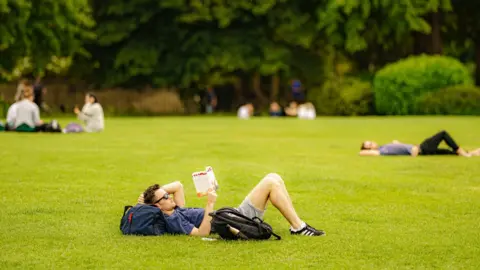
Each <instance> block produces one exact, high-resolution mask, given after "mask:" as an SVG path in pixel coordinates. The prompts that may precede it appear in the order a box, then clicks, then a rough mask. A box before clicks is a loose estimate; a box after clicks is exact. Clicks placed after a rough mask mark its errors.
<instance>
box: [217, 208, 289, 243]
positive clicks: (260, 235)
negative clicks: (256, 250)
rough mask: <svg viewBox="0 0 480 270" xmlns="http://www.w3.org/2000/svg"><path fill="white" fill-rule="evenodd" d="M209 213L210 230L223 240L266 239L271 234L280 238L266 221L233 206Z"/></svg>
mask: <svg viewBox="0 0 480 270" xmlns="http://www.w3.org/2000/svg"><path fill="white" fill-rule="evenodd" d="M209 215H210V216H212V221H211V224H212V230H213V231H215V232H216V233H218V235H220V237H221V238H223V239H225V240H239V239H241V240H267V239H269V238H270V237H271V236H272V235H273V236H275V237H276V238H277V240H280V239H281V237H280V236H279V235H277V234H275V233H274V232H273V230H272V226H270V225H269V224H268V223H265V222H263V220H261V219H260V218H258V217H254V218H253V219H252V218H248V217H246V216H244V215H242V214H241V213H240V212H239V211H238V210H237V209H235V208H231V207H224V208H220V209H218V210H217V211H214V212H212V213H210V214H209Z"/></svg>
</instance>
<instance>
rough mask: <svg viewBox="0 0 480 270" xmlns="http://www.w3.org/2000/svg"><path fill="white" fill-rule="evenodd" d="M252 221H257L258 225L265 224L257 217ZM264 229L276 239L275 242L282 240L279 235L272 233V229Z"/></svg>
mask: <svg viewBox="0 0 480 270" xmlns="http://www.w3.org/2000/svg"><path fill="white" fill-rule="evenodd" d="M252 219H253V220H258V222H259V223H260V224H263V223H265V222H263V220H262V219H261V218H259V217H253V218H252ZM264 228H265V229H266V230H267V231H269V232H270V233H271V234H272V235H273V236H275V238H277V239H275V240H282V237H280V235H278V234H276V233H274V232H273V230H272V229H270V228H266V227H264Z"/></svg>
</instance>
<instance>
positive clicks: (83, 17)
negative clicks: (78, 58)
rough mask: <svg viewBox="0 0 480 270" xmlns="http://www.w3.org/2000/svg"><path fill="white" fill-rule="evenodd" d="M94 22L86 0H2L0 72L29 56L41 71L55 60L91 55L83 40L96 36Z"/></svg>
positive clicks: (0, 16)
mask: <svg viewBox="0 0 480 270" xmlns="http://www.w3.org/2000/svg"><path fill="white" fill-rule="evenodd" d="M93 25H94V21H93V20H92V18H91V10H90V6H89V3H88V1H87V0H65V1H56V0H0V54H1V55H2V57H1V58H0V72H1V73H2V74H9V73H11V71H12V70H14V69H15V67H17V66H18V65H19V63H21V62H23V61H24V60H25V59H28V62H29V63H30V65H31V69H32V71H33V72H34V73H37V74H39V73H42V72H43V71H45V69H46V67H47V65H48V64H49V63H51V62H52V60H53V61H56V60H55V59H58V58H62V57H72V56H74V55H77V54H82V55H84V56H86V55H88V52H87V51H86V50H85V49H84V48H83V42H84V40H87V39H93V38H94V35H93V32H92V31H91V30H90V29H91V27H93ZM55 57H56V58H55Z"/></svg>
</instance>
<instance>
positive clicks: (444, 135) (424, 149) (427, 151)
mask: <svg viewBox="0 0 480 270" xmlns="http://www.w3.org/2000/svg"><path fill="white" fill-rule="evenodd" d="M442 141H444V142H445V143H446V144H447V145H448V146H449V147H450V148H451V149H439V148H438V146H439V145H440V143H441V142H442ZM458 148H460V147H459V146H458V145H457V143H455V141H454V140H453V139H452V137H451V136H450V134H448V132H446V131H445V130H443V131H440V132H439V133H437V134H435V135H433V136H432V137H430V138H427V139H425V140H424V141H423V142H422V143H421V144H420V155H456V154H457V150H458Z"/></svg>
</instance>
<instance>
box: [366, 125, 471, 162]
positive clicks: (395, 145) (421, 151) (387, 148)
mask: <svg viewBox="0 0 480 270" xmlns="http://www.w3.org/2000/svg"><path fill="white" fill-rule="evenodd" d="M442 141H444V142H445V143H446V144H447V145H448V146H449V147H450V148H451V149H441V148H438V146H439V145H440V143H441V142H442ZM360 155H361V156H399V155H403V156H414V157H415V156H418V155H458V156H464V157H471V156H480V148H478V149H476V150H474V151H470V152H467V151H465V150H464V149H462V148H461V147H459V146H458V145H457V143H455V141H454V140H453V139H452V137H451V136H450V134H448V132H446V131H440V132H438V133H437V134H435V135H433V136H432V137H430V138H427V139H425V140H424V141H423V142H422V143H421V144H419V145H413V144H406V143H401V142H399V141H397V140H394V141H393V142H392V143H388V144H384V145H381V146H379V145H378V144H377V143H376V142H374V141H364V142H363V143H362V146H361V147H360Z"/></svg>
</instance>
